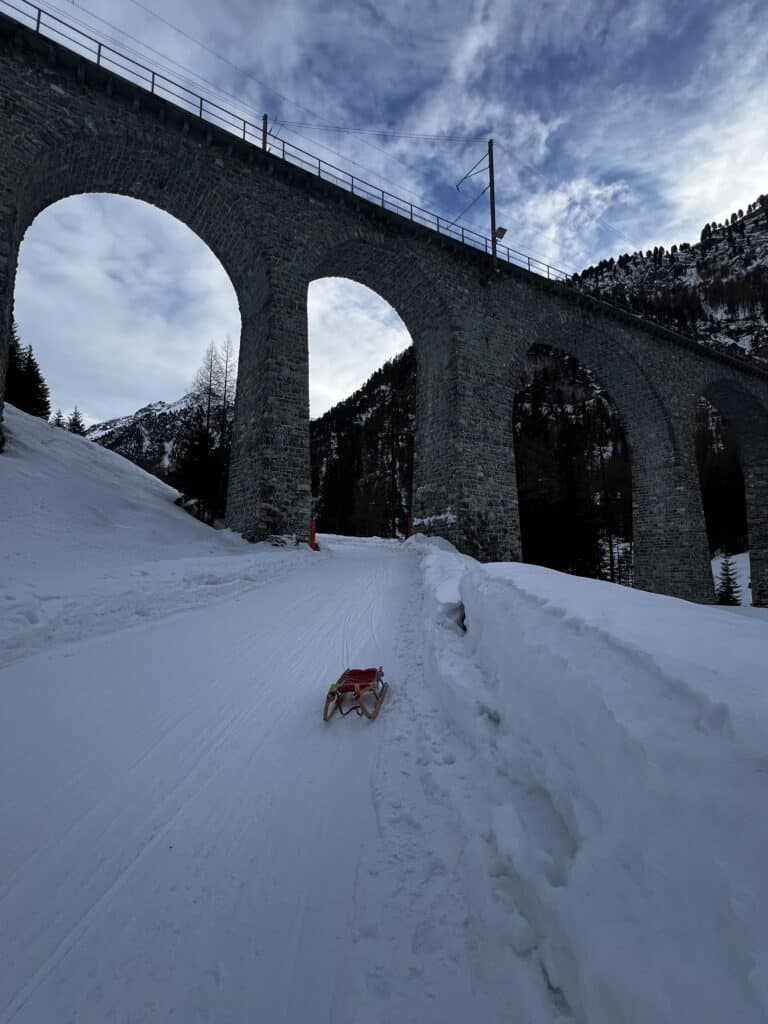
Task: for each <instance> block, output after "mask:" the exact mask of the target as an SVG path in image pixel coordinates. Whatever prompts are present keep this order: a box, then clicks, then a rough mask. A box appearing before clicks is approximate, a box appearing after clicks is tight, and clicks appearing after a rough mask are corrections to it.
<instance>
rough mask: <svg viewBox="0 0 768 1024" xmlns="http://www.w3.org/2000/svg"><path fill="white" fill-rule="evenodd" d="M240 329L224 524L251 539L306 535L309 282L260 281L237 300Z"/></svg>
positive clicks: (309, 504)
mask: <svg viewBox="0 0 768 1024" xmlns="http://www.w3.org/2000/svg"><path fill="white" fill-rule="evenodd" d="M240 315H241V319H242V333H241V337H240V362H239V370H238V385H237V397H236V400H235V420H234V426H233V431H232V456H231V461H230V471H229V490H228V494H227V514H226V522H227V526H229V527H230V528H231V529H232V530H235V531H237V532H238V533H242V535H243V536H244V537H245V538H246V539H247V540H254V541H257V540H264V539H266V538H267V537H269V536H271V535H272V534H292V535H294V536H296V537H297V538H298V539H299V540H308V539H309V522H310V517H311V514H312V495H311V488H310V462H309V359H308V348H307V302H306V286H305V285H303V284H302V283H301V282H298V281H295V282H293V283H291V282H290V281H285V282H284V283H283V285H282V286H281V287H280V289H279V290H275V289H273V288H272V287H268V286H267V282H266V281H263V282H259V284H258V285H257V286H255V287H254V290H253V294H252V295H249V296H247V297H246V298H245V299H244V298H243V297H242V296H241V297H240Z"/></svg>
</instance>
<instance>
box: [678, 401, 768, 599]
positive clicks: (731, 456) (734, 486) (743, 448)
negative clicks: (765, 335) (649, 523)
mask: <svg viewBox="0 0 768 1024" xmlns="http://www.w3.org/2000/svg"><path fill="white" fill-rule="evenodd" d="M696 461H697V468H698V475H699V485H700V487H701V498H702V505H703V509H704V519H705V522H706V527H707V539H708V543H709V553H710V557H712V558H713V559H714V562H713V568H714V573H715V586H716V588H717V590H718V597H719V596H720V591H721V590H722V588H721V586H720V577H721V572H722V562H723V559H724V558H725V556H729V559H730V560H732V562H733V566H732V569H733V573H734V576H735V578H736V580H737V582H738V585H739V595H738V599H739V602H740V603H741V604H760V605H764V604H766V603H767V602H768V587H767V583H768V580H766V572H767V571H768V410H766V409H765V408H764V407H763V406H762V405H761V403H760V402H758V401H757V399H756V398H755V397H754V396H753V395H751V394H750V393H749V392H748V391H747V390H746V389H745V388H743V387H741V386H740V385H738V384H735V383H734V382H732V381H715V382H712V383H710V384H708V385H707V386H706V387H704V388H703V390H702V394H701V395H700V397H699V401H698V403H697V406H696Z"/></svg>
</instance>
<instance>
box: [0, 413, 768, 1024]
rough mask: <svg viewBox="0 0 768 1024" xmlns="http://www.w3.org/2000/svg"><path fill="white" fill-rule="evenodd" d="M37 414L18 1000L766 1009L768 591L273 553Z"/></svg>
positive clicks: (0, 681) (16, 772) (396, 1009)
mask: <svg viewBox="0 0 768 1024" xmlns="http://www.w3.org/2000/svg"><path fill="white" fill-rule="evenodd" d="M8 426H9V443H8V447H7V450H6V451H5V452H4V453H3V454H2V455H0V494H2V502H0V516H2V520H1V522H0V565H2V567H3V576H2V578H0V609H1V610H2V611H1V612H0V701H2V708H3V713H2V715H0V1024H10V1022H11V1021H13V1024H48V1022H59V1021H69V1020H83V1021H89V1022H90V1021H93V1022H99V1024H101V1022H102V1021H129V1020H130V1021H132V1022H135V1024H155V1022H157V1021H167V1020H180V1021H184V1022H185V1024H202V1022H204V1021H227V1022H230V1024H251V1022H252V1021H254V1020H259V1021H262V1020H263V1021H270V1022H271V1021H283V1022H286V1024H294V1022H296V1024H304V1022H307V1021H311V1022H325V1024H391V1022H393V1021H397V1022H398V1024H400V1022H403V1024H438V1022H439V1024H465V1022H466V1021H472V1020H476V1021H481V1022H482V1024H502V1022H507V1021H510V1020H514V1021H521V1022H525V1024H528V1022H531V1024H555V1022H558V1024H564V1022H565V1021H574V1022H577V1024H616V1022H618V1021H622V1022H623V1024H648V1022H650V1021H652V1022H653V1024H679V1022H680V1021H688V1020H691V1021H696V1024H722V1022H723V1021H724V1020H728V1021H730V1020H733V1021H738V1022H739V1024H763V1022H764V1021H765V1020H766V1017H767V1015H768V961H766V953H765V951H766V949H768V924H767V923H766V920H767V919H766V916H765V912H764V911H765V905H766V887H765V870H764V866H765V863H766V862H768V822H767V820H766V816H765V814H764V803H765V797H764V794H765V784H764V780H765V776H766V764H767V763H766V756H765V751H766V749H768V701H767V700H766V690H765V672H764V666H765V664H766V662H768V618H767V617H766V613H765V612H764V611H762V610H760V609H730V608H704V607H698V606H695V605H691V604H687V603H685V602H681V601H675V600H672V599H667V598H663V597H659V596H655V595H649V594H642V593H638V592H633V591H629V590H626V589H624V588H621V587H614V586H611V585H609V584H600V583H595V582H593V581H586V580H581V579H578V578H575V577H568V576H562V575H560V574H558V573H554V572H550V571H546V570H541V569H536V568H534V567H529V566H509V565H503V566H491V567H482V566H480V565H478V563H476V562H474V561H473V560H471V559H467V558H464V557H462V556H460V555H458V554H456V552H455V551H453V550H452V549H451V548H450V546H448V545H446V544H445V542H427V541H424V540H415V541H412V542H408V543H406V544H399V543H397V542H392V541H375V540H367V541H366V540H351V539H343V538H334V537H327V536H322V537H321V538H320V540H321V548H322V551H321V553H320V554H319V555H318V554H312V553H310V552H309V551H308V550H307V549H303V548H302V549H294V550H290V551H287V550H278V549H272V548H269V547H267V546H264V545H256V546H250V545H246V544H244V543H243V542H242V541H241V540H240V539H239V538H236V537H233V536H232V535H230V534H227V533H218V532H215V531H212V530H210V529H207V528H205V527H202V526H201V525H200V524H198V523H196V522H195V521H193V520H191V519H190V518H189V517H187V516H186V515H185V514H184V513H182V512H180V511H179V510H178V509H177V508H176V507H175V506H174V505H173V498H174V492H172V491H171V490H169V489H168V488H167V487H165V486H164V485H163V484H161V483H159V482H158V481H157V480H154V479H153V478H151V477H149V476H147V475H146V474H144V473H143V472H141V471H140V470H137V469H136V468H134V467H132V466H131V465H130V464H129V463H127V462H125V461H124V460H122V459H120V458H119V457H117V456H114V455H111V454H109V453H107V452H104V451H101V450H100V449H98V448H97V447H96V446H94V445H91V444H89V443H88V442H87V441H84V440H82V439H79V438H76V437H73V436H72V435H68V434H66V433H64V432H63V431H57V430H55V429H53V428H50V427H48V426H47V425H45V424H43V423H40V422H39V421H35V420H32V419H30V418H29V417H25V416H23V415H21V414H19V413H16V412H15V411H13V410H9V412H8ZM6 567H8V569H7V571H6ZM462 624H463V626H464V627H466V629H464V628H462ZM348 664H352V665H366V664H369V665H370V664H373V665H383V666H384V669H385V673H386V676H387V678H388V680H389V682H390V683H391V687H392V688H391V691H390V696H389V697H388V699H387V702H386V704H385V705H384V709H383V710H382V713H381V715H380V716H379V718H378V719H377V721H376V722H374V723H368V722H366V721H358V720H357V719H356V718H355V717H354V716H350V717H348V718H346V719H343V720H342V719H338V717H337V718H336V719H335V720H334V721H332V722H331V723H330V724H328V725H325V724H324V723H323V722H322V719H321V708H322V703H323V697H324V693H325V689H326V687H327V685H328V683H329V682H330V681H333V680H335V679H336V678H337V676H338V674H339V672H340V671H341V669H342V668H343V667H344V666H346V665H348Z"/></svg>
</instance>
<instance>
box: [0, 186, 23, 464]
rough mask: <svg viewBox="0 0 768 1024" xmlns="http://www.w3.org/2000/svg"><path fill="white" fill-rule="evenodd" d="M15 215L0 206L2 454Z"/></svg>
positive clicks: (15, 248)
mask: <svg viewBox="0 0 768 1024" xmlns="http://www.w3.org/2000/svg"><path fill="white" fill-rule="evenodd" d="M17 234H18V233H17V230H16V224H15V219H14V216H13V213H12V211H11V210H10V209H9V208H7V207H5V208H4V204H0V451H2V450H3V443H4V433H3V402H4V399H5V380H6V374H7V371H8V353H9V349H10V340H11V321H12V318H13V290H14V285H15V282H16V264H17V261H18V251H19V242H18V238H17Z"/></svg>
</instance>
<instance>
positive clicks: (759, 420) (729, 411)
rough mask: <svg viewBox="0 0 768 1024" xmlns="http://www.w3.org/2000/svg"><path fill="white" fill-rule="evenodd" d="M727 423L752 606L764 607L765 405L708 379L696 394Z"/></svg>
mask: <svg viewBox="0 0 768 1024" xmlns="http://www.w3.org/2000/svg"><path fill="white" fill-rule="evenodd" d="M700 395H701V397H702V398H705V399H706V400H707V401H708V402H710V403H711V404H712V405H713V406H715V408H716V409H717V410H718V412H720V413H721V414H722V415H723V417H724V418H725V420H726V421H727V423H728V425H729V427H730V429H731V430H732V431H733V434H734V436H735V439H736V443H737V448H738V452H739V461H740V463H741V471H742V475H743V478H744V496H745V500H746V511H747V536H748V544H749V559H750V572H751V578H752V603H753V604H754V605H756V606H760V607H764V606H766V605H768V405H766V403H765V402H764V401H762V400H761V399H760V398H759V397H758V396H757V395H756V394H755V393H754V392H753V391H752V390H751V389H750V388H749V387H747V386H745V384H744V383H742V382H740V381H737V380H735V379H734V378H733V377H728V376H715V375H711V376H710V378H709V379H708V380H707V381H706V382H704V383H703V385H702V387H701V391H700Z"/></svg>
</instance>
